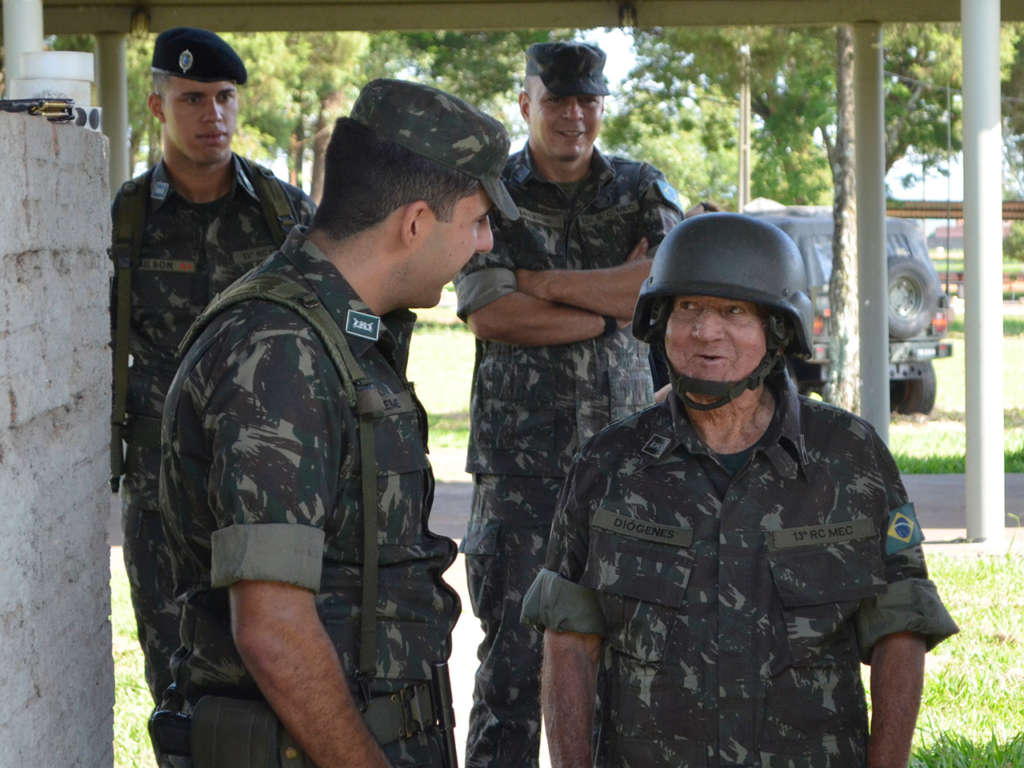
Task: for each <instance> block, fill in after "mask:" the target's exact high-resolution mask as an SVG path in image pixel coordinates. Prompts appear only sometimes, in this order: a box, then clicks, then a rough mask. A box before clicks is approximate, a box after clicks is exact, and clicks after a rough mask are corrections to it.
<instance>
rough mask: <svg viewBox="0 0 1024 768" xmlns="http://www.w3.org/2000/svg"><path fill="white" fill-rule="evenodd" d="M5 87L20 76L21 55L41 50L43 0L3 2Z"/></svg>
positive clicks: (9, 90) (7, 87)
mask: <svg viewBox="0 0 1024 768" xmlns="http://www.w3.org/2000/svg"><path fill="white" fill-rule="evenodd" d="M3 3H4V41H3V42H4V83H5V85H4V88H5V89H6V91H7V95H10V93H11V82H12V81H14V80H17V79H18V78H20V77H21V54H23V53H25V52H26V51H39V50H42V47H43V0H3Z"/></svg>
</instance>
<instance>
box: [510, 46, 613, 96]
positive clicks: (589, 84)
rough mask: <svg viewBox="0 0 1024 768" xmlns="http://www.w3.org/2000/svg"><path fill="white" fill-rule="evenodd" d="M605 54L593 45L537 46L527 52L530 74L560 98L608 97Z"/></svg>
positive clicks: (527, 67)
mask: <svg viewBox="0 0 1024 768" xmlns="http://www.w3.org/2000/svg"><path fill="white" fill-rule="evenodd" d="M604 62H605V53H604V51H602V50H601V49H600V48H598V47H597V46H596V45H591V44H590V43H576V42H568V43H534V44H533V45H531V46H530V47H529V48H527V49H526V74H527V75H537V76H538V77H540V79H541V81H542V82H543V83H544V86H545V87H546V88H547V89H548V90H549V91H551V92H552V93H553V94H555V95H556V96H575V95H576V94H579V93H586V94H589V95H591V96H607V95H608V93H609V90H608V83H607V82H606V81H605V79H604Z"/></svg>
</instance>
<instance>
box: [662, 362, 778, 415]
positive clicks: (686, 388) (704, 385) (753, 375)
mask: <svg viewBox="0 0 1024 768" xmlns="http://www.w3.org/2000/svg"><path fill="white" fill-rule="evenodd" d="M781 359H782V352H781V350H774V351H770V352H766V353H765V355H764V357H762V358H761V362H760V363H758V364H757V367H756V368H755V369H754V370H753V371H751V372H750V374H749V375H748V376H746V377H744V378H742V379H740V380H739V381H712V380H709V379H695V378H693V377H692V376H684V375H681V374H678V373H676V372H675V371H674V370H673V369H672V367H671V366H669V379H670V380H671V381H672V391H673V392H675V393H676V397H678V398H679V399H680V400H682V401H683V403H684V404H685V405H686V407H687V408H693V409H694V410H697V411H712V410H714V409H716V408H721V407H722V406H723V405H725V404H726V403H729V402H732V401H733V400H735V399H736V398H737V397H739V396H740V395H742V394H743V393H744V392H746V391H747V390H748V389H757V388H758V387H759V386H761V384H763V383H764V380H765V379H767V378H768V376H769V374H771V372H772V371H773V370H775V366H776V365H777V364H778V362H779V361H780V360H781ZM690 394H694V395H709V396H711V397H716V398H717V399H716V400H712V401H711V402H710V403H699V402H697V401H696V400H694V399H693V398H692V397H690Z"/></svg>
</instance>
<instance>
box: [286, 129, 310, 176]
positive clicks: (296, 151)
mask: <svg viewBox="0 0 1024 768" xmlns="http://www.w3.org/2000/svg"><path fill="white" fill-rule="evenodd" d="M305 144H306V131H305V126H304V125H303V124H302V118H301V117H300V118H299V121H298V123H297V124H296V126H295V133H293V134H292V147H291V163H290V165H291V168H290V169H289V171H288V182H289V183H290V184H291V185H292V186H295V187H302V171H303V167H302V166H303V159H304V155H305V153H306V146H305Z"/></svg>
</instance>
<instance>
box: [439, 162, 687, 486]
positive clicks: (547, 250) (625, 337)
mask: <svg viewBox="0 0 1024 768" xmlns="http://www.w3.org/2000/svg"><path fill="white" fill-rule="evenodd" d="M503 179H504V180H505V183H506V186H507V187H508V190H509V193H510V194H511V195H512V199H513V200H514V201H515V202H516V204H517V205H518V206H519V211H520V215H521V218H520V219H519V220H518V221H514V222H509V221H505V220H503V219H502V218H501V217H495V221H494V248H493V249H492V250H491V252H490V253H484V254H478V255H476V256H474V257H473V259H471V260H470V262H469V264H468V265H467V266H466V267H465V268H464V269H463V271H462V272H460V273H459V275H458V277H457V278H456V281H455V287H456V290H457V292H458V301H459V308H458V312H459V315H460V316H461V317H462V318H463V319H465V318H466V317H467V316H468V315H470V314H472V313H473V312H475V311H476V310H478V309H480V308H481V307H484V306H486V305H487V304H489V303H491V302H492V301H495V300H496V299H498V298H500V297H501V296H504V295H506V294H508V293H512V292H513V291H515V289H516V282H515V275H514V271H515V270H516V269H535V270H543V269H600V268H605V267H615V266H619V265H621V264H623V263H624V262H625V260H626V255H627V254H628V253H629V252H630V251H631V250H632V249H633V247H634V246H635V245H636V243H637V242H638V241H639V240H640V238H641V237H646V238H647V240H648V242H649V244H650V248H651V252H652V253H653V251H654V249H655V248H656V247H657V245H658V244H659V243H660V242H661V241H662V239H663V238H664V236H665V234H666V233H668V231H669V230H670V229H672V227H674V226H675V225H676V224H678V223H679V221H680V220H681V219H682V213H681V211H680V209H679V202H678V195H676V193H675V190H673V189H672V188H671V186H669V185H668V183H667V182H666V181H665V179H664V177H663V176H662V175H661V173H660V172H659V171H658V170H657V169H655V168H654V167H652V166H650V165H648V164H646V163H636V162H632V161H629V160H624V159H621V158H617V157H611V158H606V157H604V156H603V155H602V154H601V153H600V152H598V151H597V150H596V149H595V150H594V156H593V159H592V161H591V170H590V174H589V176H587V178H586V179H585V180H584V181H583V183H582V185H581V186H580V187H579V189H578V190H577V191H576V194H575V196H574V197H573V198H572V199H571V200H570V199H569V197H568V196H567V195H566V193H565V192H564V191H563V189H562V188H561V187H560V186H559V185H557V184H553V183H551V182H549V181H545V180H544V179H542V178H541V177H540V176H538V175H537V173H536V171H535V169H534V167H533V162H532V159H531V158H530V153H529V150H528V149H527V148H524V149H523V150H521V151H519V152H517V153H515V154H513V155H512V156H511V157H509V160H508V163H507V164H506V165H505V170H504V173H503ZM476 344H477V353H476V354H477V362H476V371H475V375H474V378H473V395H472V403H471V414H470V424H471V433H470V441H469V456H468V461H467V467H466V468H467V471H469V472H474V473H486V474H499V475H526V476H547V477H562V476H564V475H565V473H566V471H567V470H568V468H569V463H570V461H571V459H572V456H573V454H575V452H576V451H577V450H578V449H579V447H580V445H582V443H583V442H584V441H585V440H586V439H588V438H589V437H590V436H591V435H593V434H594V433H595V432H597V431H598V430H599V429H601V428H602V427H604V426H605V425H606V424H608V423H609V422H611V421H613V420H615V419H619V418H622V417H623V416H626V415H628V414H631V413H634V412H636V411H637V410H639V409H641V408H643V407H644V406H646V405H649V404H650V403H651V401H652V399H653V391H652V387H651V375H650V369H649V366H648V362H647V346H646V345H644V344H641V343H640V342H639V341H637V340H636V339H634V338H633V336H632V335H631V334H630V332H629V329H620V330H618V331H616V332H615V333H612V334H611V335H610V336H607V337H604V336H600V337H597V338H593V339H587V340H585V341H579V342H576V343H574V344H561V345H556V346H542V347H521V346H515V345H510V344H503V343H500V342H495V341H483V340H478V341H477V342H476Z"/></svg>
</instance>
